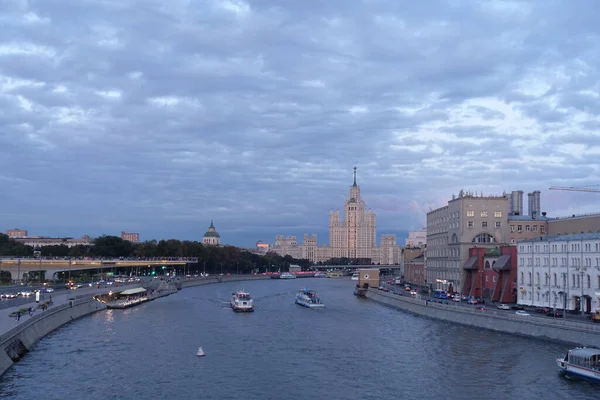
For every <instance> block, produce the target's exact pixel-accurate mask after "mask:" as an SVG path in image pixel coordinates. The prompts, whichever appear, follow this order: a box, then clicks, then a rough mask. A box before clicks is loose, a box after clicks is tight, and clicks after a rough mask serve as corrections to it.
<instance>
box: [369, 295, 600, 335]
mask: <svg viewBox="0 0 600 400" xmlns="http://www.w3.org/2000/svg"><path fill="white" fill-rule="evenodd" d="M366 297H367V298H368V299H371V300H374V301H377V302H379V303H382V304H385V305H388V306H390V307H394V308H397V309H400V310H403V311H408V312H410V313H413V314H418V315H422V316H425V317H429V318H434V319H438V320H442V321H448V322H452V323H457V324H461V325H466V326H470V327H475V328H483V329H489V330H493V331H497V332H504V333H509V334H515V335H521V336H528V337H534V338H539V339H546V340H553V341H559V342H565V343H569V344H576V345H584V346H597V347H600V326H598V324H593V323H591V322H587V323H585V322H575V321H568V320H567V321H565V320H563V319H560V318H550V317H548V319H544V318H539V317H535V316H529V317H520V316H516V315H515V313H514V311H505V310H492V309H488V310H484V311H483V310H477V309H475V308H465V307H461V306H457V305H454V304H452V303H450V304H438V303H432V302H429V303H428V304H427V305H426V303H425V300H424V299H417V298H413V297H408V296H399V295H396V294H393V293H389V292H384V291H381V290H377V289H369V290H368V291H367V292H366Z"/></svg>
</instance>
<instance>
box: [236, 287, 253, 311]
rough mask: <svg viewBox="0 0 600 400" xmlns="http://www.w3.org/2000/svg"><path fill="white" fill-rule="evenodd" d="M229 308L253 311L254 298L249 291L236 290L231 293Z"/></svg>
mask: <svg viewBox="0 0 600 400" xmlns="http://www.w3.org/2000/svg"><path fill="white" fill-rule="evenodd" d="M231 309H232V310H233V311H236V312H251V311H254V300H253V299H252V296H250V293H248V292H244V291H243V290H238V291H237V292H233V293H232V295H231Z"/></svg>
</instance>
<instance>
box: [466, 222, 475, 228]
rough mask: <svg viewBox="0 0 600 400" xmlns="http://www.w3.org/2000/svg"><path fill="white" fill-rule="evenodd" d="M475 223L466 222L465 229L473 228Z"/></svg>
mask: <svg viewBox="0 0 600 400" xmlns="http://www.w3.org/2000/svg"><path fill="white" fill-rule="evenodd" d="M474 226H475V223H474V222H473V221H467V228H473V227H474Z"/></svg>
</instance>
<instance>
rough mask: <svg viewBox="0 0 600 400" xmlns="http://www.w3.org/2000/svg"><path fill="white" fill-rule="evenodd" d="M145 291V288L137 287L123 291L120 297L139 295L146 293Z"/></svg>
mask: <svg viewBox="0 0 600 400" xmlns="http://www.w3.org/2000/svg"><path fill="white" fill-rule="evenodd" d="M145 291H146V289H144V288H143V287H137V288H133V289H127V290H123V291H122V292H121V293H119V295H123V296H129V295H130V294H139V293H144V292H145Z"/></svg>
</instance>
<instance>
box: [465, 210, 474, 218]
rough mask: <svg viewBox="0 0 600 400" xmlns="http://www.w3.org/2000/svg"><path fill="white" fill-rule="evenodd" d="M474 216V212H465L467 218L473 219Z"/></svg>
mask: <svg viewBox="0 0 600 400" xmlns="http://www.w3.org/2000/svg"><path fill="white" fill-rule="evenodd" d="M474 216H475V211H473V210H468V211H467V217H474Z"/></svg>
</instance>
